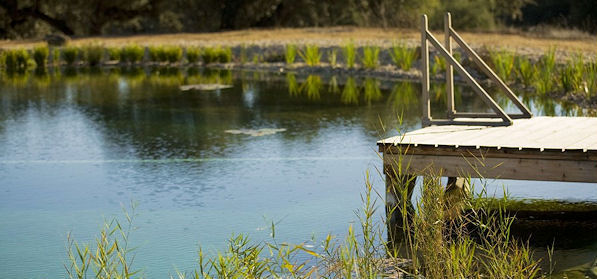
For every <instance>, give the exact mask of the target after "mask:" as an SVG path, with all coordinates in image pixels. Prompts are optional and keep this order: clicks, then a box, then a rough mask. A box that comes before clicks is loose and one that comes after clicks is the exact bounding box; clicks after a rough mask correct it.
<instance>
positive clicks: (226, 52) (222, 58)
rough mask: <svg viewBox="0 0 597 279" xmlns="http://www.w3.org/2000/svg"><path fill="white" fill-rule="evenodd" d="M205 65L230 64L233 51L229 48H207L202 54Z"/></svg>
mask: <svg viewBox="0 0 597 279" xmlns="http://www.w3.org/2000/svg"><path fill="white" fill-rule="evenodd" d="M201 59H202V60H203V64H211V63H216V62H217V63H228V62H230V61H232V50H231V49H230V48H229V47H226V48H222V47H219V46H218V47H206V48H204V49H203V51H202V52H201Z"/></svg>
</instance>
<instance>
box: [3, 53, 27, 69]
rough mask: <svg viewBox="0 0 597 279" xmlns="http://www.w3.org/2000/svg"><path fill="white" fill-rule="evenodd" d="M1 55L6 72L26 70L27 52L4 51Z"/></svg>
mask: <svg viewBox="0 0 597 279" xmlns="http://www.w3.org/2000/svg"><path fill="white" fill-rule="evenodd" d="M3 53H4V54H3V56H4V65H5V66H6V69H7V70H8V71H21V70H25V69H27V64H28V61H29V52H27V50H25V49H22V48H18V49H10V50H6V51H4V52H3Z"/></svg>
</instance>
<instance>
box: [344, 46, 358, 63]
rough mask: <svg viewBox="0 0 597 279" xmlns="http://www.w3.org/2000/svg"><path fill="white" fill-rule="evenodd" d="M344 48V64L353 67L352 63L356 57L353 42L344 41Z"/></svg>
mask: <svg viewBox="0 0 597 279" xmlns="http://www.w3.org/2000/svg"><path fill="white" fill-rule="evenodd" d="M343 50H344V60H345V61H346V66H348V68H351V69H352V68H354V64H355V62H356V59H357V53H356V49H355V46H354V42H353V41H350V42H348V43H346V45H345V46H344V47H343Z"/></svg>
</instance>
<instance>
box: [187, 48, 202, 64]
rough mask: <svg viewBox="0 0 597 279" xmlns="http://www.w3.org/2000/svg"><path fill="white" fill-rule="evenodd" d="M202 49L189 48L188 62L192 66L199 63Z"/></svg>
mask: <svg viewBox="0 0 597 279" xmlns="http://www.w3.org/2000/svg"><path fill="white" fill-rule="evenodd" d="M200 55H201V49H200V48H198V47H187V61H188V62H189V63H191V64H195V63H197V62H199V58H200V57H201V56H200Z"/></svg>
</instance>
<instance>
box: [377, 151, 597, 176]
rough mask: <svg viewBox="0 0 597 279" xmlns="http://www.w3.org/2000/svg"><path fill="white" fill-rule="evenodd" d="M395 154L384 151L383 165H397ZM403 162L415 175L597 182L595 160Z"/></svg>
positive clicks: (427, 158) (412, 158)
mask: <svg viewBox="0 0 597 279" xmlns="http://www.w3.org/2000/svg"><path fill="white" fill-rule="evenodd" d="M398 158H399V157H398V155H393V154H384V165H386V166H388V167H391V166H396V165H397V164H398V163H397V160H398ZM402 164H403V167H404V166H406V165H408V173H411V174H415V175H422V174H429V173H434V174H438V175H441V176H454V177H466V176H471V177H485V178H500V179H519V180H542V181H565V182H593V183H595V182H597V162H596V161H574V160H541V159H523V158H483V159H482V158H475V157H468V158H465V157H459V156H435V155H404V156H403V157H402Z"/></svg>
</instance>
